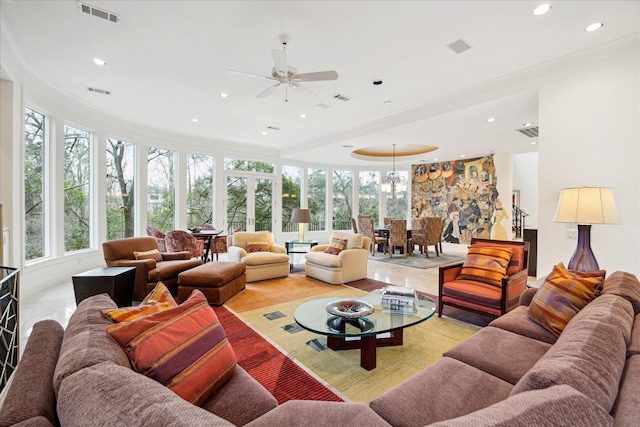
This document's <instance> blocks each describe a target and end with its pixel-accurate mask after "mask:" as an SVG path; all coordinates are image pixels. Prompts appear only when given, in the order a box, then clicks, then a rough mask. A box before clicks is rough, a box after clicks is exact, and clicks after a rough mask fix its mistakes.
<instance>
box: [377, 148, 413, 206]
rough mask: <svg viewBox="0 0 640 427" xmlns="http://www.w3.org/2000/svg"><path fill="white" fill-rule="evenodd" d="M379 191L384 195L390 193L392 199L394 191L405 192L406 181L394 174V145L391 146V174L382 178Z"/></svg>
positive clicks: (394, 194)
mask: <svg viewBox="0 0 640 427" xmlns="http://www.w3.org/2000/svg"><path fill="white" fill-rule="evenodd" d="M380 189H381V190H382V191H384V192H385V193H388V192H391V197H393V198H394V199H395V197H396V191H407V179H406V178H405V177H403V176H400V174H399V173H398V172H396V144H393V172H390V173H388V174H387V176H385V177H383V178H382V185H380Z"/></svg>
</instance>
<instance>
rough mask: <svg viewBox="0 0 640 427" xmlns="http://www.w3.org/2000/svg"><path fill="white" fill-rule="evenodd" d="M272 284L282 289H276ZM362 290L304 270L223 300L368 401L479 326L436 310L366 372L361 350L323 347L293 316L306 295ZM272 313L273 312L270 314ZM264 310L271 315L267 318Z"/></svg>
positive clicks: (348, 393) (342, 388) (332, 382)
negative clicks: (322, 279)
mask: <svg viewBox="0 0 640 427" xmlns="http://www.w3.org/2000/svg"><path fill="white" fill-rule="evenodd" d="M286 286H289V290H290V292H287V290H286V289H282V288H283V287H286ZM275 288H280V289H278V290H277V291H276V289H275ZM270 291H271V292H270ZM280 292H285V295H287V297H285V298H284V299H286V300H287V301H284V302H275V301H274V300H275V298H274V293H280ZM363 294H364V292H363V291H360V290H358V289H353V288H350V287H347V286H332V285H328V284H325V283H323V282H320V281H317V280H315V279H310V278H307V277H306V276H304V274H293V275H291V276H289V278H287V279H284V280H283V279H281V280H279V281H278V280H273V281H264V282H257V283H255V284H247V289H245V290H244V291H242V292H240V293H239V294H238V295H237V296H236V297H234V298H232V299H230V300H229V301H228V302H227V304H226V305H227V308H229V309H231V310H232V311H234V312H235V313H236V314H237V315H238V316H239V317H240V318H241V319H243V320H244V321H245V322H247V323H248V324H249V325H250V326H251V327H252V328H254V329H255V330H256V331H258V332H259V333H260V334H261V335H263V336H265V337H266V338H268V339H269V340H270V341H271V342H272V343H274V344H275V345H277V346H279V347H280V348H281V349H282V350H283V351H284V352H286V353H287V354H288V355H289V356H290V357H292V358H293V359H295V360H297V361H298V362H299V363H301V364H302V365H304V366H305V367H306V368H307V369H308V370H310V371H311V372H313V373H314V374H315V375H316V376H317V377H319V378H320V379H322V380H323V381H324V382H326V383H327V384H328V385H329V386H331V387H333V388H335V389H336V390H337V391H338V392H339V393H340V394H342V395H343V396H344V397H346V398H347V399H349V400H351V401H354V402H365V403H368V402H369V401H371V400H372V399H374V398H375V397H377V396H379V395H380V394H382V393H383V392H385V391H386V390H388V389H390V388H391V387H393V386H394V385H396V384H398V383H400V382H401V381H403V380H404V379H406V378H408V377H410V376H411V375H413V374H415V373H416V372H418V371H420V370H422V369H424V368H425V367H427V366H429V365H430V364H431V363H433V362H435V361H436V360H437V359H439V358H440V357H442V353H443V352H444V351H446V350H447V349H449V348H451V347H453V346H454V345H456V344H457V343H459V342H461V341H463V340H465V339H466V338H468V337H470V336H471V335H473V334H474V333H475V332H477V331H478V330H479V329H480V328H479V327H477V326H474V325H470V324H466V323H464V322H460V321H458V320H454V319H450V318H446V317H442V318H438V317H437V315H434V317H432V318H431V319H429V320H427V321H425V322H423V323H421V324H419V325H416V326H412V327H409V328H406V329H405V331H404V344H403V345H402V346H396V347H381V348H378V349H377V367H376V368H375V369H373V370H371V371H366V370H365V369H363V368H361V367H360V350H342V351H333V350H330V349H326V348H324V349H322V346H323V345H324V344H326V338H325V337H324V336H321V335H317V334H313V333H311V332H308V331H306V330H303V329H301V328H300V327H298V326H297V324H296V323H295V320H294V318H293V312H294V310H295V308H296V307H297V306H298V305H299V304H300V303H301V302H302V301H305V300H307V299H309V298H314V297H318V296H334V295H335V296H336V297H345V296H351V297H356V296H359V295H363ZM248 301H253V303H254V305H256V307H252V308H250V307H249V304H248ZM274 313H276V315H275V316H273V315H271V314H274ZM265 315H271V316H269V317H272V318H273V317H275V319H273V320H269V319H268V318H267V317H265ZM314 340H315V341H314ZM308 342H312V344H314V345H309V344H308ZM315 344H318V345H315Z"/></svg>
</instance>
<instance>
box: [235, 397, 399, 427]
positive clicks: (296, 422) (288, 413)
mask: <svg viewBox="0 0 640 427" xmlns="http://www.w3.org/2000/svg"><path fill="white" fill-rule="evenodd" d="M301 425H304V426H314V425H315V426H354V427H355V426H367V427H369V426H371V427H376V426H381V427H389V424H387V423H386V422H385V421H384V420H383V419H382V418H380V417H379V416H378V415H376V413H375V412H373V411H372V410H371V408H369V407H367V405H365V404H364V403H350V402H349V403H346V402H319V401H313V400H289V401H288V402H285V403H284V404H282V405H280V406H278V407H277V408H276V409H274V410H272V411H269V412H268V413H267V414H265V415H263V416H262V417H260V418H258V419H257V420H255V421H253V422H251V423H249V424H247V427H258V426H264V427H273V426H278V427H298V426H301Z"/></svg>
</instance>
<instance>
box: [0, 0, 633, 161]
mask: <svg viewBox="0 0 640 427" xmlns="http://www.w3.org/2000/svg"><path fill="white" fill-rule="evenodd" d="M85 3H86V4H90V5H91V6H95V7H98V8H101V9H104V10H107V11H109V12H112V13H115V14H117V15H119V16H120V22H118V23H117V24H114V23H111V22H107V21H104V20H102V19H99V18H96V17H92V16H89V15H86V14H84V13H81V12H79V8H78V3H77V2H76V1H46V0H45V1H20V0H2V3H1V9H0V17H1V19H2V21H0V23H1V24H2V26H3V27H5V28H4V30H5V31H4V33H3V34H5V35H7V34H8V35H9V36H10V42H11V43H12V44H13V45H14V47H15V49H16V51H17V52H19V53H18V54H19V56H20V57H21V59H22V61H23V62H24V64H25V65H26V66H27V67H28V68H29V69H30V71H31V72H33V73H34V74H35V75H36V76H38V77H39V78H40V79H42V80H43V81H44V82H46V83H47V84H49V85H50V86H52V87H54V88H55V89H56V90H59V91H61V92H63V93H64V94H67V95H69V96H71V97H73V98H74V99H76V100H78V101H80V102H82V103H84V104H86V105H88V106H91V107H93V108H95V109H98V110H100V111H103V112H106V113H109V114H111V115H114V116H117V117H120V118H124V119H126V120H128V121H133V122H135V123H138V124H141V125H148V126H151V127H154V128H158V129H162V130H168V131H172V132H177V133H180V134H185V135H193V136H198V137H205V138H208V139H211V140H213V141H224V144H229V141H233V142H234V143H237V144H239V145H243V144H258V145H261V146H266V147H269V148H271V149H275V150H279V151H280V154H281V157H283V158H288V159H296V160H306V161H313V162H321V163H329V164H336V165H341V164H351V165H358V164H366V163H367V162H366V161H363V160H357V159H354V158H352V157H351V156H350V155H349V153H350V152H351V151H352V150H353V149H355V148H362V147H368V146H376V145H385V146H389V147H391V144H393V143H396V144H398V147H401V146H402V145H403V144H406V145H409V144H410V145H415V144H427V145H434V146H438V147H440V148H439V149H438V150H436V151H434V152H432V153H429V154H425V155H422V156H419V159H423V160H426V161H433V158H434V157H437V158H439V160H452V159H455V158H458V157H459V156H460V155H461V154H465V155H467V157H475V156H480V155H485V154H488V153H489V152H513V153H521V152H528V151H535V150H537V146H536V145H531V143H530V142H531V139H530V138H528V137H525V136H523V135H521V134H520V133H518V132H515V129H517V128H520V127H522V125H523V123H526V122H532V123H534V124H536V125H537V124H538V123H537V91H536V88H535V87H531V88H528V89H527V90H523V91H519V92H518V93H508V94H502V95H501V96H500V97H499V98H498V99H491V100H484V102H482V103H479V104H471V101H472V100H473V99H474V98H473V97H472V96H468V97H467V98H466V99H468V101H467V102H465V97H466V94H467V93H471V92H472V91H473V90H475V89H477V88H482V87H483V85H489V84H492V83H494V82H499V81H500V80H501V79H503V78H505V77H508V76H510V75H511V76H513V75H514V73H517V72H523V71H525V70H531V69H533V67H536V66H539V65H540V64H545V63H548V62H550V61H554V60H558V59H561V58H564V57H567V56H569V55H572V54H574V53H576V52H582V51H585V50H588V49H592V48H595V47H597V46H601V45H604V44H607V43H612V42H614V41H616V40H619V39H622V38H625V37H628V36H630V35H632V34H635V33H638V31H639V29H640V28H639V26H640V24H639V2H638V1H574V0H572V1H558V0H556V1H550V2H549V3H550V4H552V6H553V7H552V9H551V11H550V12H549V13H548V14H546V15H543V16H534V15H533V14H532V11H533V9H534V8H535V7H536V6H537V5H539V4H540V3H542V1H524V0H518V1H507V0H504V1H481V0H474V1H406V2H405V1H255V2H254V1H152V0H145V1H142V0H141V1H94V0H91V1H87V2H85ZM596 21H600V22H604V24H605V25H604V27H603V28H602V29H601V30H599V31H597V32H594V33H587V32H585V31H584V27H585V26H586V25H588V24H591V23H593V22H596ZM282 33H286V34H289V35H290V36H291V41H290V42H289V44H288V46H287V53H288V58H289V65H292V66H294V67H296V68H297V70H298V72H300V73H306V72H313V71H324V70H335V71H337V72H338V75H339V77H338V80H336V81H327V82H307V83H304V86H305V87H307V88H308V89H310V90H312V91H314V92H315V93H317V94H318V95H319V99H318V100H317V101H308V100H307V99H305V98H302V97H300V96H299V95H297V94H295V93H291V91H290V93H289V96H288V98H289V101H288V102H285V92H284V89H283V88H279V89H278V90H277V91H276V92H275V93H273V94H272V95H271V96H270V97H268V98H265V99H259V98H256V95H257V94H258V93H260V92H262V91H263V90H265V89H267V88H268V87H269V86H270V85H271V84H272V82H271V81H267V80H260V79H252V78H247V77H241V76H237V75H231V74H229V73H228V72H227V71H228V70H229V69H234V70H241V71H246V72H250V73H256V74H265V75H268V74H270V73H271V68H272V67H273V60H272V57H271V52H270V51H271V49H279V48H281V45H280V42H279V39H278V37H279V35H280V34H282ZM459 39H462V40H464V41H465V42H466V43H468V44H469V45H470V46H471V49H470V50H468V51H466V52H463V53H461V54H456V53H454V52H453V51H452V50H451V49H449V48H448V47H447V45H448V44H450V43H452V42H455V41H457V40H459ZM95 57H100V58H103V59H105V60H106V61H107V65H106V66H104V67H99V66H97V65H94V64H93V62H92V58H95ZM5 77H6V76H5ZM9 77H10V76H9ZM376 79H380V80H382V81H383V84H382V85H379V86H374V85H372V83H371V82H372V81H373V80H376ZM87 87H96V88H99V89H106V90H109V91H110V92H111V95H108V96H107V95H100V94H96V93H91V92H89V91H88V90H87ZM220 92H227V93H229V94H230V96H229V97H228V98H226V99H223V98H221V97H220V96H219V93H220ZM336 94H342V95H346V96H348V97H349V98H351V100H350V101H347V102H343V101H339V100H337V99H335V98H334V95H336ZM385 101H391V103H390V104H388V105H385V104H384V102H385ZM320 103H322V104H326V105H328V106H329V107H330V108H328V109H322V108H319V107H318V106H317V104H320ZM301 113H305V114H306V115H307V117H306V118H305V119H302V118H300V116H299V115H300V114H301ZM192 117H198V119H199V121H198V122H197V123H193V122H192V121H191V118H192ZM488 117H496V118H497V120H496V121H495V122H494V123H491V124H489V123H486V121H485V119H486V118H488ZM267 126H275V127H278V128H281V130H278V131H269V132H268V134H267V135H262V134H261V133H262V131H264V130H265V129H266V128H267ZM541 132H543V129H541ZM221 143H222V142H221ZM212 144H214V146H215V142H214V143H212ZM344 145H351V146H353V148H344V147H343V146H344Z"/></svg>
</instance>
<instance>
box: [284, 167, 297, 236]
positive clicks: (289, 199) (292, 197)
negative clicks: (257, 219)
mask: <svg viewBox="0 0 640 427" xmlns="http://www.w3.org/2000/svg"><path fill="white" fill-rule="evenodd" d="M301 175H302V169H301V168H300V167H299V166H282V231H283V232H285V233H286V232H290V231H296V230H297V229H298V227H297V224H294V223H292V222H291V213H292V212H293V210H294V209H295V208H299V207H300V186H301V184H302V176H301Z"/></svg>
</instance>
